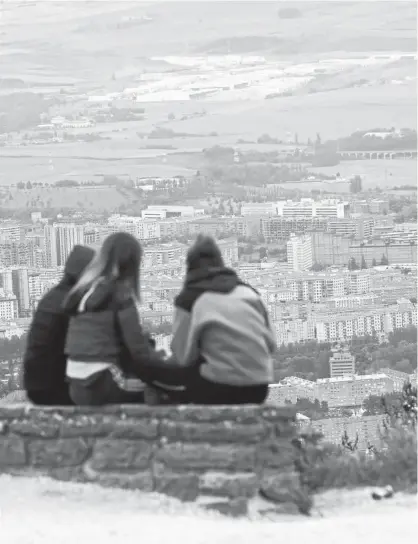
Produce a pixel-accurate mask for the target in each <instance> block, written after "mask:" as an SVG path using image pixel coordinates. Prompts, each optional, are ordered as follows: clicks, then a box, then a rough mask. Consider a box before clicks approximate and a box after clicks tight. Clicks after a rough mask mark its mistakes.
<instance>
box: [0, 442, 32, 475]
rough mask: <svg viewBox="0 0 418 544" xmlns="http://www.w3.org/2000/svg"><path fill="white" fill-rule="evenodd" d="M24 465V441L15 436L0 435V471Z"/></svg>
mask: <svg viewBox="0 0 418 544" xmlns="http://www.w3.org/2000/svg"><path fill="white" fill-rule="evenodd" d="M23 465H26V452H25V443H24V442H23V440H22V439H21V438H19V437H17V436H0V472H1V471H2V469H4V468H7V467H19V466H23Z"/></svg>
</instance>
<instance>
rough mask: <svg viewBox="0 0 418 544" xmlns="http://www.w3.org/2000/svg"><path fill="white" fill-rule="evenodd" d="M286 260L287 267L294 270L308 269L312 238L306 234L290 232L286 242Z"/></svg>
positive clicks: (310, 258)
mask: <svg viewBox="0 0 418 544" xmlns="http://www.w3.org/2000/svg"><path fill="white" fill-rule="evenodd" d="M287 262H288V264H289V269H290V270H292V271H295V272H302V271H304V270H309V269H310V268H311V267H312V264H313V260H312V240H311V237H310V236H308V235H303V236H295V235H294V234H292V235H291V236H290V240H289V241H288V242H287Z"/></svg>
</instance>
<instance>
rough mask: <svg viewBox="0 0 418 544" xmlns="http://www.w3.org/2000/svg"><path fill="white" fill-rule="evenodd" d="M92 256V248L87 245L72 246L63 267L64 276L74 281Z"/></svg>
mask: <svg viewBox="0 0 418 544" xmlns="http://www.w3.org/2000/svg"><path fill="white" fill-rule="evenodd" d="M93 257H94V250H93V249H91V248H89V247H87V246H74V248H73V250H72V251H71V253H70V254H69V256H68V259H67V262H66V263H65V268H64V278H65V279H66V280H67V281H69V282H71V283H75V282H76V281H77V280H78V278H79V277H80V276H81V273H82V272H83V271H84V269H85V268H86V266H87V265H88V264H89V263H90V261H91V260H92V258H93Z"/></svg>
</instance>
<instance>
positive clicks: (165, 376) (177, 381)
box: [117, 301, 188, 385]
mask: <svg viewBox="0 0 418 544" xmlns="http://www.w3.org/2000/svg"><path fill="white" fill-rule="evenodd" d="M117 320H118V324H119V327H120V331H121V337H122V341H123V343H124V345H125V347H126V349H127V350H128V351H129V354H130V355H131V360H132V362H131V364H132V369H131V370H132V372H133V373H134V374H135V375H136V376H138V378H139V379H140V380H142V381H143V382H145V383H153V382H160V383H165V384H167V385H183V384H185V383H186V382H187V378H188V373H187V371H185V369H183V368H181V367H179V365H177V364H174V363H173V362H172V361H166V360H164V358H163V357H162V356H161V355H160V354H159V353H158V352H157V351H156V350H155V349H154V348H153V347H152V345H151V344H150V342H149V337H148V335H147V334H146V333H145V332H144V331H143V329H142V327H141V325H140V323H139V316H138V312H137V309H136V306H135V304H134V303H133V301H130V302H129V301H128V302H126V303H125V304H124V305H123V307H121V308H119V310H118V312H117Z"/></svg>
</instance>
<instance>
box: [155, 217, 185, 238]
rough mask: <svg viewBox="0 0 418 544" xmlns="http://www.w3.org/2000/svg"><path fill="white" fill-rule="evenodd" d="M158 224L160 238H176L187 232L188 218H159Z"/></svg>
mask: <svg viewBox="0 0 418 544" xmlns="http://www.w3.org/2000/svg"><path fill="white" fill-rule="evenodd" d="M158 223H159V225H160V235H161V238H176V237H177V236H184V235H187V234H189V219H187V218H183V217H173V218H172V219H161V220H160V221H158Z"/></svg>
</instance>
